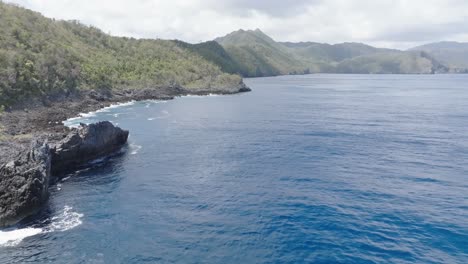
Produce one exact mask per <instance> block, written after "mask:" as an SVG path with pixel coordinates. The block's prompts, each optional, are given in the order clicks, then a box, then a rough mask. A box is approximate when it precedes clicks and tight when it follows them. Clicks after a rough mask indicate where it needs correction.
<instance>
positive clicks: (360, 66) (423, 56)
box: [335, 51, 448, 74]
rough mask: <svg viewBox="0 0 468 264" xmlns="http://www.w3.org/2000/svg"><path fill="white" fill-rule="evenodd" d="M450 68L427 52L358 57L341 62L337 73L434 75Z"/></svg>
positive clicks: (394, 52) (337, 67)
mask: <svg viewBox="0 0 468 264" xmlns="http://www.w3.org/2000/svg"><path fill="white" fill-rule="evenodd" d="M447 71H448V68H447V67H445V66H444V65H442V64H440V63H439V62H437V61H436V60H434V59H433V58H432V57H431V56H430V55H429V54H427V53H425V52H402V51H393V52H382V53H374V54H370V55H364V56H358V57H354V58H351V59H347V60H344V61H342V62H340V63H339V64H338V65H337V66H336V69H335V72H337V73H358V74H434V73H445V72H447Z"/></svg>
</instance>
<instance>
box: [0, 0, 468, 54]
mask: <svg viewBox="0 0 468 264" xmlns="http://www.w3.org/2000/svg"><path fill="white" fill-rule="evenodd" d="M7 2H13V3H17V4H19V5H21V6H25V7H27V8H30V9H33V10H35V11H39V12H41V13H43V14H44V15H45V16H47V17H54V18H57V19H67V20H68V19H76V20H80V21H81V22H83V23H85V24H89V25H94V26H97V27H99V28H100V29H102V30H104V31H105V32H110V33H111V34H112V35H118V36H131V37H137V38H164V39H175V38H177V39H181V40H184V41H188V42H200V41H206V40H211V39H213V38H215V37H218V36H222V35H226V34H227V33H229V32H231V31H234V30H237V29H240V28H243V29H256V28H260V29H261V30H263V31H264V32H265V33H267V34H269V35H270V36H272V37H273V38H274V39H276V40H280V41H316V42H328V43H339V42H345V41H353V42H365V43H368V44H372V45H376V46H382V47H392V48H401V49H404V48H408V47H412V46H415V45H418V44H422V43H427V42H434V41H442V40H456V41H467V42H468V1H467V0H288V1H285V0H283V1H280V0H99V1H97V0H80V1H77V0H7Z"/></svg>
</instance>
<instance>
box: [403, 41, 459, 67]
mask: <svg viewBox="0 0 468 264" xmlns="http://www.w3.org/2000/svg"><path fill="white" fill-rule="evenodd" d="M411 50H414V51H425V52H428V53H430V54H431V55H432V56H434V58H436V59H437V60H438V61H440V62H442V63H443V64H445V65H447V66H449V67H451V68H453V70H454V71H456V72H457V71H458V72H468V43H460V42H450V41H446V42H438V43H431V44H427V45H423V46H419V47H415V48H412V49H411Z"/></svg>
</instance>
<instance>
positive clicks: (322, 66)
mask: <svg viewBox="0 0 468 264" xmlns="http://www.w3.org/2000/svg"><path fill="white" fill-rule="evenodd" d="M216 41H217V42H218V43H220V44H221V45H222V46H223V47H224V49H225V50H226V52H227V54H228V55H229V56H230V57H231V58H232V59H233V60H234V61H235V62H236V64H237V65H239V66H240V70H239V71H238V73H240V74H242V75H243V76H248V77H257V76H274V75H281V74H304V73H362V74H372V73H374V74H431V73H444V72H447V71H449V69H448V68H447V67H445V66H444V65H442V64H441V63H440V62H438V61H437V60H436V59H434V58H433V57H432V55H431V54H429V53H427V52H405V51H399V50H392V49H381V48H375V47H372V46H369V45H365V44H361V43H342V44H335V45H330V44H322V43H315V42H299V43H293V42H276V41H274V40H273V39H272V38H270V37H269V36H267V35H265V34H264V33H263V32H261V31H260V30H258V29H257V30H255V31H253V30H247V31H245V30H239V31H235V32H233V33H231V34H228V35H227V36H225V37H221V38H217V39H216Z"/></svg>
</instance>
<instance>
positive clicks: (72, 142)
mask: <svg viewBox="0 0 468 264" xmlns="http://www.w3.org/2000/svg"><path fill="white" fill-rule="evenodd" d="M127 138H128V131H126V130H122V129H120V128H119V127H115V126H114V125H113V124H112V123H110V122H107V121H105V122H99V123H96V124H91V125H84V124H81V126H80V127H79V128H74V129H72V130H71V132H70V133H69V134H68V136H67V137H66V138H64V139H63V140H61V141H59V142H58V143H56V144H55V145H54V146H53V147H52V148H51V153H52V172H53V174H54V175H55V174H60V173H62V172H65V171H68V170H70V169H73V168H76V167H77V166H79V165H81V164H83V163H86V162H88V161H90V160H93V159H96V158H99V157H102V156H105V155H108V154H110V153H112V152H114V151H116V150H118V149H119V148H121V147H122V146H123V145H124V144H125V143H126V142H127Z"/></svg>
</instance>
